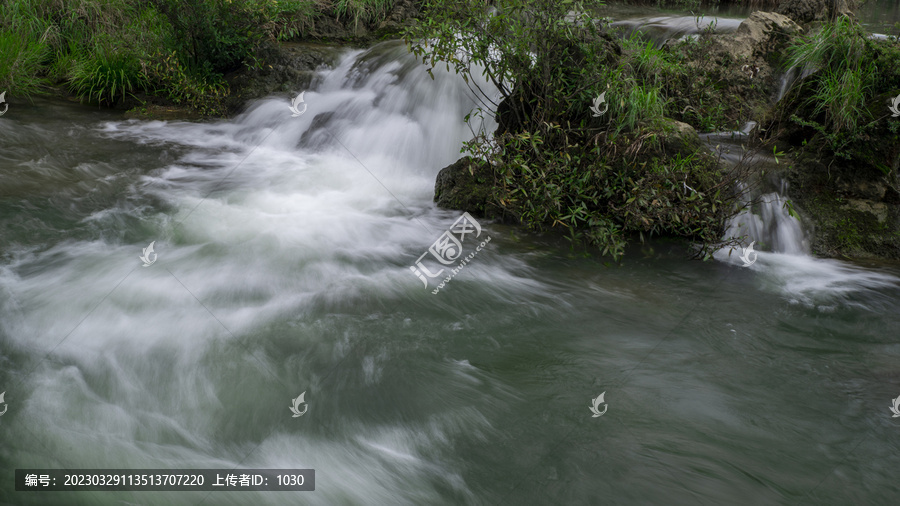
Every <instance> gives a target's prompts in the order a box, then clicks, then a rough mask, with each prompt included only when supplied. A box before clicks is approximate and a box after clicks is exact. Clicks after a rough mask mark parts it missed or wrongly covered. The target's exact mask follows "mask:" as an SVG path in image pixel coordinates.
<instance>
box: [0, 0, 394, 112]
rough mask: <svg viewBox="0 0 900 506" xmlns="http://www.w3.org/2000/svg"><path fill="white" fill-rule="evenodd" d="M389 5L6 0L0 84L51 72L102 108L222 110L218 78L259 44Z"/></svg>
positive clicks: (18, 84)
mask: <svg viewBox="0 0 900 506" xmlns="http://www.w3.org/2000/svg"><path fill="white" fill-rule="evenodd" d="M392 6H393V0H338V1H337V2H331V1H326V0H149V1H148V0H15V1H6V2H3V17H2V18H0V86H2V87H3V89H8V90H9V91H10V93H11V94H14V95H20V96H28V95H31V94H34V93H37V92H39V91H40V88H39V85H40V84H41V83H42V82H44V81H45V80H47V78H49V80H51V81H54V82H55V83H56V84H65V85H67V86H68V88H69V89H70V90H72V91H73V92H74V93H75V94H76V95H78V96H79V97H81V98H83V99H84V100H86V101H90V102H95V103H100V104H102V105H113V104H116V103H118V102H121V100H122V99H123V98H126V97H128V95H129V94H137V93H151V94H152V93H158V94H161V95H162V96H163V97H165V98H168V99H170V100H172V101H173V102H175V103H176V104H183V105H189V106H191V107H194V108H196V109H197V110H199V111H201V112H205V113H209V114H222V113H224V108H223V105H222V104H223V102H222V99H223V98H224V97H225V96H226V95H227V94H228V89H227V86H226V84H225V82H224V79H223V75H224V74H225V73H227V72H230V71H233V70H236V69H238V68H239V67H241V66H242V65H251V66H258V65H259V62H258V61H257V54H261V53H260V52H258V50H259V49H260V47H261V46H262V45H263V44H265V43H266V42H267V41H270V40H291V39H295V38H298V37H300V36H302V35H303V34H304V33H305V32H306V31H307V30H308V29H309V28H311V27H312V26H313V23H314V22H315V20H316V19H317V18H319V17H321V16H324V15H332V16H339V17H342V18H345V19H347V20H352V21H353V22H356V23H369V24H372V23H376V22H378V20H379V19H380V18H381V17H384V16H385V15H387V13H388V12H389V11H390V8H391V7H392ZM176 60H177V61H176Z"/></svg>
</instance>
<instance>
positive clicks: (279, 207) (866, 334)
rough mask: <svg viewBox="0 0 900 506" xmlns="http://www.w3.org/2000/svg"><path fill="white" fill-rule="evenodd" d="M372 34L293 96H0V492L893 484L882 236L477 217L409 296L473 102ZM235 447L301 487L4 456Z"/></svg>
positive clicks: (653, 496) (98, 495) (382, 498)
mask: <svg viewBox="0 0 900 506" xmlns="http://www.w3.org/2000/svg"><path fill="white" fill-rule="evenodd" d="M375 53H376V54H377V55H378V58H369V57H367V55H366V54H365V53H363V52H350V53H348V54H347V55H346V57H345V58H344V60H343V61H342V63H341V65H340V66H339V67H338V68H336V69H335V70H333V71H327V72H323V73H322V75H321V76H320V77H319V79H317V81H316V82H315V83H314V85H313V87H312V88H311V90H310V91H307V92H306V103H307V104H308V105H309V110H308V112H307V113H306V114H304V115H302V116H301V117H299V118H292V117H291V113H290V111H289V110H288V103H289V100H288V98H289V97H273V98H271V99H267V100H263V101H260V102H258V103H256V104H254V105H253V107H252V108H251V109H250V110H249V111H248V112H247V113H246V114H245V115H243V116H241V117H239V118H237V119H236V120H234V121H230V122H222V123H213V124H189V123H162V122H140V121H123V120H121V119H120V118H119V117H118V116H116V115H115V114H113V113H108V112H98V111H95V110H92V109H88V108H82V107H78V106H74V105H68V104H60V103H57V102H47V101H37V102H36V103H35V105H34V106H24V105H23V106H18V105H17V106H16V107H15V108H11V109H10V111H9V112H8V113H7V114H6V115H5V116H4V117H3V118H0V136H2V138H3V139H4V157H3V158H2V161H0V235H2V238H3V241H2V244H0V248H2V249H0V391H5V392H6V393H5V402H6V404H7V405H8V411H7V412H6V413H5V414H4V415H3V416H0V441H2V443H0V469H2V470H3V471H2V474H0V503H6V504H15V505H19V504H22V505H31V504H34V505H56V504H60V505H95V504H104V505H105V504H141V505H156V504H166V505H168V504H178V505H181V504H184V505H188V504H206V505H209V504H234V505H238V504H240V505H243V504H272V505H281V504H323V505H325V504H328V505H332V504H385V505H394V504H410V505H421V504H485V505H499V504H509V505H513V504H715V505H719V504H748V505H750V504H767V505H768V504H792V505H793V504H816V505H821V504H834V505H843V504H888V503H890V502H891V501H892V500H893V499H894V498H895V497H896V495H897V493H898V491H900V487H898V485H897V480H896V470H897V469H898V465H900V436H898V434H900V432H898V431H900V419H897V418H892V413H891V411H890V409H889V406H890V405H891V400H892V399H893V398H895V397H897V396H900V339H898V337H900V332H898V329H900V316H898V315H900V312H898V310H900V284H898V281H900V277H898V276H900V270H898V268H897V266H894V265H873V266H861V265H851V264H848V263H843V262H838V261H827V260H816V259H813V258H811V257H809V256H806V255H803V254H784V253H776V252H760V253H759V256H758V261H757V262H756V263H755V264H753V265H752V266H750V267H749V268H743V267H741V263H740V261H739V260H737V259H736V256H737V254H733V255H732V258H731V259H730V260H729V259H727V258H724V257H723V258H720V259H719V260H717V261H711V262H698V261H691V260H687V259H686V257H687V255H688V251H687V250H686V249H685V248H684V246H683V245H679V244H677V243H669V242H666V241H655V242H652V243H650V244H648V245H646V246H644V247H635V248H633V249H632V250H631V251H629V253H628V255H627V256H626V258H625V259H624V260H623V261H622V262H621V264H608V263H607V262H605V261H604V259H598V258H585V257H583V256H581V255H577V254H573V253H572V252H571V251H570V250H569V249H568V247H567V246H566V245H565V244H564V243H558V242H556V241H554V240H552V239H549V238H540V237H535V236H531V235H527V234H524V233H523V232H522V231H520V230H518V229H516V228H510V227H505V226H500V225H496V224H488V223H483V224H482V225H483V226H484V229H483V231H482V234H483V235H482V237H483V236H490V237H491V238H492V240H491V242H490V243H489V245H488V246H487V247H486V248H485V249H484V250H483V251H481V252H480V253H479V254H478V256H476V257H474V258H473V259H472V260H471V262H470V263H469V264H468V265H467V266H466V267H465V269H464V270H462V271H461V272H460V274H458V275H457V276H456V277H455V278H453V280H452V281H451V282H450V283H448V284H447V285H446V286H445V287H444V288H443V289H442V290H441V291H440V292H439V293H438V294H436V295H433V294H432V293H431V290H432V289H433V286H434V285H433V283H434V282H433V281H432V284H430V285H429V287H428V288H427V289H426V288H423V286H422V283H421V282H420V281H419V280H418V279H417V278H416V276H414V275H413V274H412V273H411V272H410V266H411V265H413V263H414V262H415V261H416V259H417V258H418V257H419V255H421V254H422V253H423V252H425V251H426V250H427V249H428V247H429V246H431V245H432V243H433V242H434V241H435V240H436V239H437V238H438V237H439V236H440V234H441V233H442V232H443V231H445V230H447V229H448V227H450V226H451V224H453V223H454V221H455V220H456V219H457V217H458V215H459V214H458V213H456V212H452V211H443V210H437V209H434V208H433V205H432V204H431V196H432V192H433V184H434V178H435V175H436V173H437V171H438V170H439V169H440V168H441V167H443V166H446V165H447V164H448V163H450V162H452V161H453V160H455V159H456V157H458V156H459V155H458V149H459V142H460V140H462V139H465V138H466V136H467V135H468V130H467V128H466V126H465V125H464V124H463V123H462V122H461V118H462V117H463V116H464V115H465V113H466V112H467V111H468V110H470V108H471V107H472V106H473V102H472V101H471V100H470V99H469V98H468V95H467V92H466V89H465V86H464V85H463V84H461V83H460V82H458V81H456V80H455V79H451V78H448V77H447V76H439V78H438V79H437V80H436V81H432V80H431V79H430V78H429V77H428V76H427V74H424V72H422V71H421V69H417V68H416V67H415V65H414V63H411V62H410V61H409V60H407V59H406V57H405V56H403V53H404V51H403V49H402V48H401V47H399V46H396V45H394V46H392V45H388V46H384V47H381V48H378V49H377V50H376V51H375ZM385 54H389V55H392V57H391V58H386V57H385ZM299 91H302V90H297V92H299ZM314 118H318V120H317V121H316V122H314ZM335 138H336V139H337V140H338V141H339V142H337V141H335V140H334V139H335ZM354 157H355V158H354ZM151 241H155V252H156V253H157V254H158V259H157V261H155V262H154V263H153V264H152V265H150V266H149V267H142V261H141V260H140V259H139V258H138V257H139V256H141V253H142V249H143V248H146V247H147V245H148V244H149V243H150V242H151ZM464 246H465V247H466V248H467V249H466V251H467V252H468V251H469V247H470V246H469V243H465V244H464ZM431 265H434V264H431ZM301 392H306V397H305V400H306V402H307V403H308V406H309V409H308V412H307V413H306V414H304V415H303V416H302V417H298V418H294V417H292V416H291V411H290V410H289V407H290V405H291V400H292V399H293V398H296V397H297V396H298V395H299V394H300V393H301ZM603 392H605V401H606V405H607V406H608V408H607V411H606V412H605V413H604V414H603V416H599V417H592V412H591V410H590V409H589V408H590V406H591V401H592V399H594V398H596V397H597V396H598V395H600V394H601V393H603ZM235 467H258V468H314V469H315V470H316V482H317V483H316V490H315V491H314V492H293V493H286V492H269V493H256V492H243V493H223V492H213V493H209V494H207V493H194V492H188V493H176V492H167V493H152V492H79V493H75V494H68V495H65V494H63V493H39V492H14V491H13V484H12V470H13V469H16V468H68V469H79V468H169V469H184V468H229V469H230V468H235Z"/></svg>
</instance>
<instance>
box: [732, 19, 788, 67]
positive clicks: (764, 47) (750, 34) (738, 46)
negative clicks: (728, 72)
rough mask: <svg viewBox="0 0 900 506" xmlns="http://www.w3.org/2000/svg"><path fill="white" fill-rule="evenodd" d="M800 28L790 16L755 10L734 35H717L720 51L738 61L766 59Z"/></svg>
mask: <svg viewBox="0 0 900 506" xmlns="http://www.w3.org/2000/svg"><path fill="white" fill-rule="evenodd" d="M802 31H803V28H801V27H800V25H798V24H797V23H795V22H794V21H793V20H792V19H791V18H789V17H787V16H785V15H783V14H778V13H774V12H761V11H757V12H754V13H753V14H751V15H750V17H748V18H747V19H745V20H744V21H743V22H742V23H741V24H740V26H738V29H737V31H736V32H734V34H733V35H720V36H718V37H719V39H720V42H721V44H722V48H723V50H725V51H727V52H728V53H730V54H731V55H732V56H733V57H734V58H735V60H737V61H746V60H754V59H763V60H764V59H765V57H766V56H769V55H770V54H773V53H774V52H775V51H776V50H778V49H780V46H781V45H782V44H783V43H784V42H786V41H787V40H788V39H789V38H790V37H792V36H794V35H796V34H799V33H801V32H802Z"/></svg>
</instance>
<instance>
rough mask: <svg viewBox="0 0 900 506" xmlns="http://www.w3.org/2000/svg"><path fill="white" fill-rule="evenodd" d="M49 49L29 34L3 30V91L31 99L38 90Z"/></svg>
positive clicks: (0, 79) (0, 45)
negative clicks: (41, 71) (43, 63)
mask: <svg viewBox="0 0 900 506" xmlns="http://www.w3.org/2000/svg"><path fill="white" fill-rule="evenodd" d="M48 52H49V48H48V46H47V44H46V42H45V41H44V40H43V39H37V40H35V39H34V38H33V36H32V34H30V33H23V32H19V31H14V30H0V91H9V93H10V94H11V95H21V96H29V95H32V94H34V93H36V92H37V91H38V88H39V86H40V84H41V81H42V78H41V76H40V69H41V64H42V62H43V60H44V58H45V56H46V55H47V54H48Z"/></svg>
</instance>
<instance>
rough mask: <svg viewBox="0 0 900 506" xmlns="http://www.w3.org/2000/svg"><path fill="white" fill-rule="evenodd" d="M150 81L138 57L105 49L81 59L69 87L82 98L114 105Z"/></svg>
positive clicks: (85, 55)
mask: <svg viewBox="0 0 900 506" xmlns="http://www.w3.org/2000/svg"><path fill="white" fill-rule="evenodd" d="M146 85H147V77H146V76H145V75H144V73H143V72H142V69H141V64H140V61H139V60H138V58H137V56H135V55H134V54H131V53H127V52H116V51H114V50H112V49H110V48H107V47H104V46H103V45H97V46H95V47H94V50H93V51H90V52H88V53H86V54H83V55H80V57H78V58H76V59H75V60H74V64H73V66H72V68H71V70H70V78H69V87H70V88H71V89H72V91H73V92H74V93H75V94H76V95H77V96H78V97H80V98H82V99H86V100H87V101H89V102H97V103H99V104H103V103H106V104H114V103H116V102H117V101H118V100H119V99H123V100H124V99H125V96H126V94H127V93H131V92H134V91H137V90H143V89H145V88H146Z"/></svg>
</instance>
